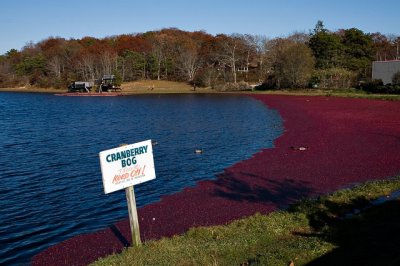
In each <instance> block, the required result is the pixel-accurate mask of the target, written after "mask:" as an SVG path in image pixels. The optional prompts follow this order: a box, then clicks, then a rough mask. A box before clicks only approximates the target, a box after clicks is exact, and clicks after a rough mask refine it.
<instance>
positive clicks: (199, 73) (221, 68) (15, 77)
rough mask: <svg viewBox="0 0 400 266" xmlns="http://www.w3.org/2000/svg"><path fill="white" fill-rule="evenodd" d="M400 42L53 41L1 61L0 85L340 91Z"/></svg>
mask: <svg viewBox="0 0 400 266" xmlns="http://www.w3.org/2000/svg"><path fill="white" fill-rule="evenodd" d="M399 44H400V37H399V36H394V35H388V36H387V35H384V34H381V33H379V32H378V33H364V32H362V31H361V30H359V29H356V28H351V29H344V30H338V31H335V32H333V31H329V30H327V29H325V27H324V25H323V22H322V21H318V22H317V24H316V26H315V28H314V30H312V31H310V33H300V32H295V33H293V34H291V35H289V36H287V37H279V38H273V39H270V38H267V37H266V36H261V35H250V34H231V35H226V34H218V35H215V36H214V35H211V34H208V33H206V32H204V31H195V32H187V31H182V30H179V29H176V28H169V29H162V30H159V31H150V32H146V33H138V34H124V35H117V36H111V37H106V38H102V39H98V38H93V37H84V38H82V39H69V40H66V39H64V38H59V37H50V38H48V39H46V40H43V41H40V42H38V43H29V44H27V45H26V46H25V47H23V48H22V49H21V51H18V50H16V49H11V50H10V51H8V52H7V53H5V54H4V55H1V56H0V87H15V86H27V85H30V86H38V87H56V88H65V87H66V86H67V85H68V84H69V83H71V82H72V81H77V80H84V81H95V80H98V79H99V78H101V76H102V75H103V74H114V75H116V77H117V78H118V79H119V81H120V82H126V81H134V80H140V79H157V80H161V79H163V80H175V81H186V82H190V83H194V84H196V85H198V86H210V87H212V88H216V89H221V88H222V89H223V88H225V89H243V88H246V87H247V84H249V83H263V86H261V88H265V89H268V88H270V89H276V88H306V87H319V88H343V87H351V86H355V85H356V84H358V83H359V82H360V81H366V80H368V79H369V77H370V76H371V65H372V61H374V60H392V59H399Z"/></svg>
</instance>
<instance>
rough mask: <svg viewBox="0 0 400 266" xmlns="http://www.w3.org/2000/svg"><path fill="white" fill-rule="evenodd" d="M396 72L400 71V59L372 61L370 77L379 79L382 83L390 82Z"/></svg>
mask: <svg viewBox="0 0 400 266" xmlns="http://www.w3.org/2000/svg"><path fill="white" fill-rule="evenodd" d="M397 72H400V60H391V61H374V62H372V79H381V80H382V81H383V84H388V83H392V78H393V75H394V74H396V73H397Z"/></svg>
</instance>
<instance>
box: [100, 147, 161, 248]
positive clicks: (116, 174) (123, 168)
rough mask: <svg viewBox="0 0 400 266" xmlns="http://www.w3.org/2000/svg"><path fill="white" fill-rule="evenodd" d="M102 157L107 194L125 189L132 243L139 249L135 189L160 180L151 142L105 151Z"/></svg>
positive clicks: (101, 163)
mask: <svg viewBox="0 0 400 266" xmlns="http://www.w3.org/2000/svg"><path fill="white" fill-rule="evenodd" d="M99 156H100V167H101V173H102V178H103V186H104V192H105V193H106V194H108V193H111V192H114V191H117V190H121V189H125V193H126V200H127V203H128V212H129V223H130V226H131V232H132V244H134V245H136V246H138V245H140V244H141V241H140V230H139V219H138V215H137V209H136V199H135V191H134V187H133V186H134V185H137V184H140V183H143V182H146V181H149V180H152V179H155V178H156V174H155V169H154V159H153V147H152V144H151V140H146V141H142V142H138V143H135V144H130V145H125V144H123V145H120V147H119V148H115V149H111V150H106V151H102V152H100V154H99Z"/></svg>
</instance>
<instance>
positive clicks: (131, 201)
mask: <svg viewBox="0 0 400 266" xmlns="http://www.w3.org/2000/svg"><path fill="white" fill-rule="evenodd" d="M125 193H126V201H127V202H128V212H129V224H130V226H131V233H132V246H133V245H135V246H139V245H141V244H142V242H141V241H140V230H139V219H138V215H137V209H136V199H135V190H134V188H133V186H131V187H127V188H125Z"/></svg>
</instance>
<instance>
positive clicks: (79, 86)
mask: <svg viewBox="0 0 400 266" xmlns="http://www.w3.org/2000/svg"><path fill="white" fill-rule="evenodd" d="M92 87H93V85H92V84H91V82H87V81H74V82H72V83H71V84H70V85H69V86H68V92H90V90H91V89H92Z"/></svg>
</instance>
